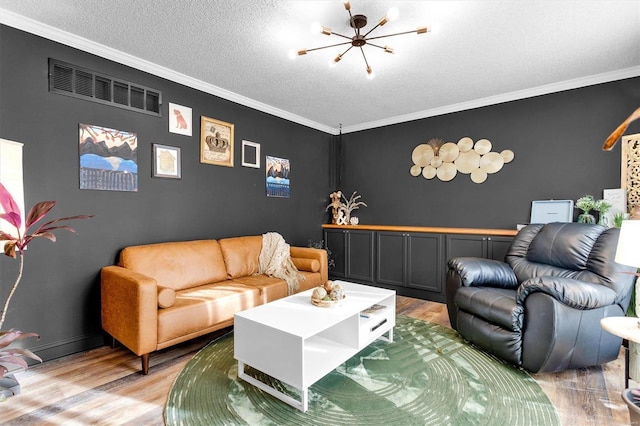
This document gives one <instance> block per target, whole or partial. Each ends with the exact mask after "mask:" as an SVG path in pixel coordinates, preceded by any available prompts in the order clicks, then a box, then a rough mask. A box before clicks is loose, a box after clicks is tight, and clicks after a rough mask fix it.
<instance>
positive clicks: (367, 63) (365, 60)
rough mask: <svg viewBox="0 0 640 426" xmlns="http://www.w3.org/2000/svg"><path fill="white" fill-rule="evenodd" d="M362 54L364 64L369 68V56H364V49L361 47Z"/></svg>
mask: <svg viewBox="0 0 640 426" xmlns="http://www.w3.org/2000/svg"><path fill="white" fill-rule="evenodd" d="M360 52H362V58H363V59H364V64H365V65H366V66H367V69H368V68H369V61H367V56H366V55H365V54H364V49H363V48H362V46H360Z"/></svg>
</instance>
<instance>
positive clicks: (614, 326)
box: [600, 317, 640, 388]
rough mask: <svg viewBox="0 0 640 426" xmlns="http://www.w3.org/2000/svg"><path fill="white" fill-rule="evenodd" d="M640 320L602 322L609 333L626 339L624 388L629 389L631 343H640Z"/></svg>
mask: <svg viewBox="0 0 640 426" xmlns="http://www.w3.org/2000/svg"><path fill="white" fill-rule="evenodd" d="M638 321H640V318H636V317H607V318H602V319H601V320H600V326H601V327H602V328H603V329H604V330H606V331H608V332H609V333H611V334H613V335H616V336H618V337H622V338H623V339H624V343H623V344H624V347H625V355H624V387H625V388H628V387H629V343H628V342H629V341H631V342H636V343H640V325H639V323H638Z"/></svg>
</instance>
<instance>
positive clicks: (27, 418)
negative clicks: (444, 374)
mask: <svg viewBox="0 0 640 426" xmlns="http://www.w3.org/2000/svg"><path fill="white" fill-rule="evenodd" d="M397 312H398V314H401V315H407V316H411V317H414V318H420V319H423V320H426V321H431V322H434V323H438V324H441V325H445V326H449V320H448V317H447V309H446V306H445V305H443V304H440V303H434V302H427V301H424V300H417V299H412V298H407V297H401V296H398V298H397ZM213 337H214V336H213V335H209V336H205V337H202V338H199V339H195V340H193V341H191V342H188V343H185V344H182V345H178V346H176V347H173V348H170V349H166V350H163V351H160V352H159V353H156V354H152V355H151V369H150V373H149V375H147V376H143V375H142V374H140V373H139V371H140V359H139V358H138V357H137V356H135V355H134V354H132V353H131V352H129V351H128V350H127V349H125V348H122V347H119V348H116V349H111V348H110V347H107V346H104V347H101V348H98V349H94V350H91V351H88V352H83V353H79V354H75V355H70V356H68V357H65V358H60V359H57V360H53V361H48V362H46V363H44V364H39V365H36V366H34V367H32V368H30V369H29V370H28V371H26V372H22V373H19V374H18V375H17V378H18V380H19V381H20V384H21V386H22V391H21V393H20V394H19V395H17V396H14V397H11V398H10V399H9V400H8V401H7V402H4V403H0V423H1V424H10V425H13V424H23V425H26V424H29V425H32V424H38V425H59V424H64V425H88V424H103V425H113V424H118V425H119V424H131V425H162V424H163V423H164V422H163V417H162V412H163V408H164V404H165V401H166V398H167V394H168V392H169V388H170V387H171V384H172V383H173V380H174V379H175V377H176V375H177V374H178V373H179V372H180V370H182V368H183V367H184V365H185V364H186V363H187V361H189V359H191V357H192V356H193V355H194V354H195V353H196V352H197V351H198V350H199V349H201V348H202V347H203V346H204V345H205V344H206V343H207V342H209V341H210V340H211V339H212V338H213ZM534 378H535V379H536V381H537V382H538V383H539V384H540V386H541V387H542V388H543V389H544V391H545V392H546V393H547V395H549V398H550V399H551V401H552V402H553V403H554V404H555V406H556V407H557V408H558V411H559V413H560V417H561V419H562V423H563V425H626V424H629V413H628V411H627V408H626V405H625V404H624V402H623V401H622V398H621V396H620V394H621V392H622V390H623V389H624V355H623V353H622V352H621V355H620V357H619V358H618V359H617V360H616V361H613V362H610V363H608V364H607V365H604V366H602V367H594V368H588V369H580V370H572V371H565V372H562V373H556V374H539V375H534Z"/></svg>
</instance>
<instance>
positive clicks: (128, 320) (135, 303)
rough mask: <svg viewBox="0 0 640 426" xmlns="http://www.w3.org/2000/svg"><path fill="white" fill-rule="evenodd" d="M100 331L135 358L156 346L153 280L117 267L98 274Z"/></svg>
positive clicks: (156, 293) (155, 297)
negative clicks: (120, 344)
mask: <svg viewBox="0 0 640 426" xmlns="http://www.w3.org/2000/svg"><path fill="white" fill-rule="evenodd" d="M100 295H101V317H102V328H103V329H104V330H105V331H106V332H107V333H109V334H110V335H111V336H112V337H113V338H115V339H116V340H117V341H119V342H120V343H122V344H123V345H124V346H126V347H127V348H129V349H130V350H131V351H132V352H134V353H135V354H136V355H144V354H148V353H150V352H153V351H155V350H156V348H157V346H158V343H157V341H158V289H157V284H156V280H155V279H153V278H151V277H148V276H146V275H142V274H140V273H138V272H135V271H132V270H130V269H126V268H123V267H120V266H105V267H104V268H102V270H101V271H100Z"/></svg>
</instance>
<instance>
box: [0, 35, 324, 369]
mask: <svg viewBox="0 0 640 426" xmlns="http://www.w3.org/2000/svg"><path fill="white" fill-rule="evenodd" d="M50 57H51V58H55V59H59V60H62V61H65V62H69V63H72V64H75V65H78V66H82V67H85V68H89V69H91V70H95V71H100V72H102V73H105V74H108V75H111V76H114V77H118V78H121V79H124V80H128V81H132V82H136V83H138V84H141V85H143V86H147V87H152V88H155V89H158V90H161V91H162V95H163V106H162V117H161V118H159V117H154V116H149V115H146V114H142V113H138V112H132V111H127V110H123V109H119V108H115V107H111V106H103V105H100V104H96V103H93V102H89V101H85V100H78V99H74V98H71V97H68V96H63V95H58V94H52V93H49V91H48V78H47V75H48V68H47V67H48V58H50ZM0 76H1V77H2V78H1V80H0V93H1V95H2V96H1V97H0V137H2V138H4V139H9V140H15V141H19V142H22V143H24V179H25V203H26V205H27V208H28V207H30V206H31V205H33V204H34V203H35V202H37V201H42V200H56V201H57V202H58V205H57V206H56V207H55V208H54V210H53V212H52V218H53V217H61V216H68V215H75V214H94V215H95V218H93V219H90V220H87V221H83V222H76V223H74V224H73V227H75V228H76V229H77V231H78V232H79V235H73V234H70V233H65V232H60V233H58V241H57V242H56V243H55V244H53V243H51V242H49V241H47V240H44V239H42V240H40V241H37V240H36V241H34V242H33V243H32V245H31V246H30V247H29V249H28V253H27V254H26V256H25V273H24V277H23V280H22V283H21V284H20V287H19V288H18V291H17V293H16V296H15V297H14V299H13V302H12V305H11V307H10V312H9V314H8V316H7V320H6V322H5V324H4V328H10V327H13V328H17V329H20V330H24V331H34V332H38V333H40V334H41V336H42V338H41V340H40V342H38V343H33V344H35V345H36V348H35V349H36V351H37V352H38V354H39V355H40V356H41V357H44V358H52V357H55V356H59V355H64V354H67V353H71V352H73V351H76V350H81V349H84V348H86V347H89V346H92V345H96V344H101V343H102V340H101V335H100V330H101V328H100V298H99V271H100V268H101V267H102V266H104V265H110V264H113V263H114V262H115V261H116V258H117V255H118V252H119V250H120V249H121V248H122V247H125V246H127V245H132V244H144V243H152V242H160V241H174V240H188V239H203V238H222V237H228V236H239V235H259V234H261V233H264V232H268V231H277V232H280V233H281V234H282V235H283V236H284V237H285V239H286V240H287V241H288V242H289V243H291V244H294V245H306V244H307V240H309V239H313V240H315V241H319V240H320V239H321V238H322V231H321V228H320V224H321V223H322V222H323V221H324V219H325V217H326V213H325V207H326V205H327V203H328V202H327V196H328V193H329V189H330V188H329V178H328V159H329V154H328V153H329V142H330V139H331V137H330V136H329V135H327V134H326V133H323V132H320V131H316V130H313V129H309V128H307V127H305V126H301V125H298V124H294V123H291V122H289V121H286V120H283V119H280V118H276V117H274V116H271V115H269V114H265V113H262V112H258V111H256V110H253V109H250V108H247V107H244V106H241V105H238V104H235V103H233V102H229V101H226V100H222V99H219V98H217V97H214V96H211V95H208V94H206V93H203V92H200V91H197V90H193V89H190V88H187V87H184V86H182V85H179V84H176V83H173V82H169V81H166V80H164V79H161V78H158V77H155V76H152V75H149V74H146V73H143V72H140V71H137V70H134V69H131V68H128V67H125V66H122V65H120V64H117V63H114V62H111V61H108V60H105V59H102V58H99V57H96V56H93V55H90V54H87V53H84V52H81V51H78V50H75V49H72V48H69V47H66V46H63V45H60V44H58V43H54V42H52V41H49V40H45V39H42V38H39V37H36V36H33V35H30V34H27V33H24V32H21V31H18V30H15V29H12V28H9V27H5V26H2V27H0ZM169 102H173V103H177V104H181V105H186V106H189V107H191V108H192V109H193V125H194V127H193V135H194V136H193V137H186V136H182V135H176V134H172V133H169V132H168V121H167V111H168V103H169ZM201 115H204V116H207V117H211V118H216V119H219V120H223V121H227V122H230V123H234V124H235V167H233V168H229V167H221V166H214V165H208V164H201V163H200V160H199V158H200V157H199V147H200V142H199V134H200V116H201ZM78 123H85V124H93V125H100V126H105V127H109V128H114V129H119V130H125V131H130V132H135V133H137V136H138V145H139V148H138V166H139V176H138V178H139V189H138V192H113V191H93V190H80V189H79V181H78V180H79V177H78V167H79V166H78V165H79V159H78ZM243 139H246V140H250V141H254V142H258V143H260V144H261V154H262V158H261V166H262V167H261V168H260V169H254V168H247V167H241V165H240V164H241V149H240V148H241V141H242V140H243ZM152 143H160V144H165V145H171V146H178V147H180V148H181V149H182V179H181V180H171V179H158V178H151V151H152ZM265 155H272V156H276V157H282V158H288V159H289V160H290V161H291V171H292V175H291V198H289V199H283V198H267V197H266V195H265V170H264V160H265V159H264V156H265ZM17 265H18V261H17V260H13V259H10V258H8V257H5V256H1V259H0V286H1V287H0V300H2V301H4V300H5V297H6V294H7V293H8V291H9V287H10V285H11V284H12V283H13V281H14V279H15V276H16V273H17ZM29 344H30V346H32V345H33V344H32V343H31V342H29Z"/></svg>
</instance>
